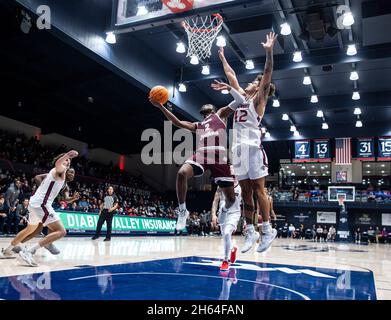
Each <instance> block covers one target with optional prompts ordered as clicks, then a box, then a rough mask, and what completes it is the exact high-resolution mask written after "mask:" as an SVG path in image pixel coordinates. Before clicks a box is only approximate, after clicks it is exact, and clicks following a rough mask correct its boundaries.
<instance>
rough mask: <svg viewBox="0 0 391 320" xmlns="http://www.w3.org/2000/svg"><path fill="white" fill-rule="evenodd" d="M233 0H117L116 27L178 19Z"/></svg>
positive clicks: (144, 25)
mask: <svg viewBox="0 0 391 320" xmlns="http://www.w3.org/2000/svg"><path fill="white" fill-rule="evenodd" d="M234 1H235V0H117V11H116V13H117V15H116V18H117V19H116V22H115V26H116V27H130V28H131V30H139V29H143V28H146V27H148V26H159V25H164V24H168V23H174V22H178V21H180V20H181V19H182V18H183V17H184V16H191V15H194V14H197V13H199V12H206V11H207V10H208V8H210V9H212V8H218V6H219V5H220V6H221V5H223V4H227V3H230V2H234Z"/></svg>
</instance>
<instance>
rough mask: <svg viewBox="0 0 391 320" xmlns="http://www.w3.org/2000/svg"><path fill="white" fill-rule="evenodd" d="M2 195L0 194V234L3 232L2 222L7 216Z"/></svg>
mask: <svg viewBox="0 0 391 320" xmlns="http://www.w3.org/2000/svg"><path fill="white" fill-rule="evenodd" d="M4 201H5V200H4V195H2V194H1V195H0V234H3V232H4V222H5V219H6V218H7V213H8V209H7V208H6V206H5V204H4Z"/></svg>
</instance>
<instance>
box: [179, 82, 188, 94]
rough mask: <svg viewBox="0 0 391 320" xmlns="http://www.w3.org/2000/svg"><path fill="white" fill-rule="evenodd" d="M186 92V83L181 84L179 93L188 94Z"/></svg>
mask: <svg viewBox="0 0 391 320" xmlns="http://www.w3.org/2000/svg"><path fill="white" fill-rule="evenodd" d="M186 91H187V88H186V85H185V84H184V83H180V84H179V92H186Z"/></svg>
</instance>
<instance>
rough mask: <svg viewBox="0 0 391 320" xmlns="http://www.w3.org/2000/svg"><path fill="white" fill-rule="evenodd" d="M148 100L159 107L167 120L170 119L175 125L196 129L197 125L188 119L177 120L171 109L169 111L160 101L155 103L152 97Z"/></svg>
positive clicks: (191, 129)
mask: <svg viewBox="0 0 391 320" xmlns="http://www.w3.org/2000/svg"><path fill="white" fill-rule="evenodd" d="M149 101H150V102H151V103H152V104H153V105H154V106H155V107H156V108H159V109H160V110H161V111H162V112H163V114H164V115H165V116H166V118H167V119H168V120H170V121H171V122H172V123H173V124H174V125H175V126H177V127H179V128H183V129H187V130H190V131H196V129H197V125H196V123H194V122H189V121H182V120H179V119H178V118H177V117H176V116H175V115H174V114H173V113H172V112H171V111H169V110H168V109H167V108H165V107H164V106H163V105H162V104H161V103H157V102H155V101H153V100H152V99H149Z"/></svg>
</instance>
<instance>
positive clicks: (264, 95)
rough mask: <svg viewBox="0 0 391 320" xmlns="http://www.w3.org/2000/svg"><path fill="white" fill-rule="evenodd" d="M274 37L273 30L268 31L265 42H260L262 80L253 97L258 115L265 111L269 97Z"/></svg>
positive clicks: (275, 36) (275, 37)
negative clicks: (262, 49) (261, 46)
mask: <svg viewBox="0 0 391 320" xmlns="http://www.w3.org/2000/svg"><path fill="white" fill-rule="evenodd" d="M276 39H277V35H276V34H275V33H274V32H270V33H269V34H268V35H267V36H266V43H263V42H262V45H263V47H264V49H265V51H266V62H265V69H264V72H263V76H262V80H261V83H260V84H259V91H258V93H257V95H256V96H255V98H254V102H255V106H256V110H257V113H258V115H259V116H260V117H262V116H263V114H264V113H265V107H266V103H267V100H268V98H269V91H270V86H271V82H272V73H273V46H274V43H275V41H276Z"/></svg>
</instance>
